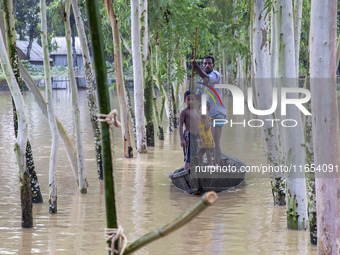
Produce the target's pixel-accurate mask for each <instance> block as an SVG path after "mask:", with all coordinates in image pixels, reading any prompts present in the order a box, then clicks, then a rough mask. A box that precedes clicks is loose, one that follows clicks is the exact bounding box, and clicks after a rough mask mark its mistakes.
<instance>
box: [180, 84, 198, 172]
mask: <svg viewBox="0 0 340 255" xmlns="http://www.w3.org/2000/svg"><path fill="white" fill-rule="evenodd" d="M195 101H196V98H195V93H194V92H193V91H189V90H188V91H186V92H185V93H184V102H185V104H186V105H187V107H186V108H185V109H183V110H182V111H181V114H180V116H179V137H180V139H181V146H182V147H183V152H184V162H185V164H184V170H186V169H189V168H190V162H192V159H193V157H195V156H197V141H198V140H199V138H200V135H199V129H198V114H197V112H196V110H195V109H194V106H195ZM183 124H184V125H185V131H184V132H183Z"/></svg>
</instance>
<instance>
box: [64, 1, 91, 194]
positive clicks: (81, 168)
mask: <svg viewBox="0 0 340 255" xmlns="http://www.w3.org/2000/svg"><path fill="white" fill-rule="evenodd" d="M70 8H71V3H70V0H66V2H65V10H63V19H64V25H65V40H66V48H67V69H68V76H69V79H70V86H71V92H72V108H73V120H74V126H75V132H76V141H77V142H76V147H77V162H78V181H79V191H80V193H81V194H86V193H87V183H86V178H85V164H84V149H83V138H82V135H81V126H80V110H79V103H78V89H77V82H76V77H75V74H74V69H73V65H72V64H73V57H72V46H71V25H70V12H71V10H70Z"/></svg>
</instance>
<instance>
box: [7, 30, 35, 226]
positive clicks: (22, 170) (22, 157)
mask: <svg viewBox="0 0 340 255" xmlns="http://www.w3.org/2000/svg"><path fill="white" fill-rule="evenodd" d="M0 61H1V67H2V70H3V71H4V75H5V78H6V81H7V84H8V86H9V88H10V90H11V94H12V97H13V100H14V102H15V105H16V106H17V117H18V135H17V139H16V143H15V146H14V153H15V158H16V162H17V165H18V168H19V182H20V199H21V227H23V228H32V227H33V215H32V195H31V189H30V183H29V174H28V170H27V166H26V144H27V133H28V128H27V116H26V109H25V104H24V99H23V98H22V95H21V92H20V88H19V85H18V83H17V81H16V78H15V76H14V73H13V70H12V68H11V64H10V61H9V58H8V56H7V52H6V46H5V43H4V39H3V37H2V33H0Z"/></svg>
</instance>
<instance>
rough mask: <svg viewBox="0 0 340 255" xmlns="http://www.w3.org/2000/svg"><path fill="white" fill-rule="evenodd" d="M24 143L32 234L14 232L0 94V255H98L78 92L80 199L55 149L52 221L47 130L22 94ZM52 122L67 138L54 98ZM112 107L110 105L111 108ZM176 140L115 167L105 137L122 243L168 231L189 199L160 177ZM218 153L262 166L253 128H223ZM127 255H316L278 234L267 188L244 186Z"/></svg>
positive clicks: (63, 114)
mask: <svg viewBox="0 0 340 255" xmlns="http://www.w3.org/2000/svg"><path fill="white" fill-rule="evenodd" d="M24 98H25V102H26V106H27V112H28V117H29V137H30V141H31V144H32V148H33V155H34V159H35V165H36V169H37V173H38V177H39V182H40V187H41V189H42V193H43V198H44V201H45V203H44V204H35V205H34V228H33V229H21V228H20V220H21V216H20V200H19V183H18V179H17V172H18V170H17V167H16V165H15V159H14V153H13V145H14V142H15V139H14V134H13V124H12V110H11V99H10V93H9V92H0V153H1V154H0V156H1V160H0V175H1V178H0V254H106V252H105V247H106V245H105V240H104V231H103V229H104V227H105V223H106V222H105V208H104V206H105V201H104V188H103V182H102V181H98V180H97V173H96V166H95V160H94V152H93V151H94V150H93V138H92V132H91V126H90V122H89V118H88V111H87V102H86V93H85V91H80V92H79V99H80V107H81V114H82V123H81V124H82V128H83V141H84V149H85V157H86V161H85V163H86V176H87V180H88V182H89V184H90V187H89V189H88V194H86V195H80V194H79V192H78V190H77V187H76V185H75V181H74V177H73V174H72V172H71V169H70V167H69V164H68V160H67V158H66V154H65V152H64V149H63V146H62V144H60V148H59V155H58V169H57V171H58V175H57V178H58V213H57V214H56V215H50V214H49V213H48V162H49V154H50V139H51V136H50V131H49V125H48V123H47V121H46V120H45V118H44V117H43V116H42V114H41V112H40V110H39V109H38V107H37V106H36V104H35V102H34V101H33V99H32V97H31V95H30V94H29V93H25V95H24ZM54 99H55V101H56V103H57V106H56V107H57V110H56V114H57V116H58V117H59V118H60V119H61V121H62V122H63V123H64V125H65V126H66V127H67V129H68V131H69V132H70V133H71V134H73V137H74V131H73V128H72V125H73V123H72V110H71V97H70V95H69V94H68V93H67V92H66V91H54ZM114 107H117V102H116V103H115V104H114ZM177 132H178V131H177V130H176V132H174V133H171V134H170V133H166V138H165V141H157V142H156V147H154V148H149V149H148V151H149V152H148V154H145V155H136V154H135V158H134V159H124V158H122V151H121V150H120V149H119V145H120V144H121V135H120V132H119V130H116V131H115V138H114V139H115V145H116V148H117V149H116V161H115V162H116V167H117V169H116V187H117V190H118V191H117V200H118V211H119V220H120V223H121V225H122V226H123V228H124V233H125V234H126V236H127V238H128V240H129V241H130V242H131V241H132V240H135V239H136V238H138V237H140V236H141V235H143V234H145V233H147V232H148V231H151V230H154V229H156V228H157V227H159V226H161V225H163V224H165V223H167V222H169V221H170V220H171V219H173V218H175V217H176V216H177V215H178V214H179V213H180V212H182V211H183V210H185V209H187V208H188V207H189V206H190V205H191V204H193V203H194V202H195V200H196V199H197V198H198V197H195V196H192V195H187V194H184V193H182V192H180V191H178V190H177V189H176V188H174V187H173V186H172V185H171V182H170V179H169V178H168V174H169V172H171V171H173V170H174V169H176V168H178V167H180V166H182V164H183V162H182V160H183V155H182V149H181V147H180V145H179V139H178V133H177ZM223 132H224V135H227V137H228V145H226V144H224V145H223V148H222V149H223V150H224V151H225V152H228V153H229V154H230V155H232V156H235V157H237V158H239V159H241V160H243V161H244V162H246V163H247V164H253V165H256V164H261V163H263V164H264V163H265V158H264V152H263V149H261V148H260V147H261V146H260V147H259V146H254V144H260V143H261V134H260V130H259V129H250V128H224V129H223ZM137 254H163V255H166V254H301V255H304V254H316V247H315V246H311V245H310V244H309V234H308V232H307V231H288V230H287V228H286V220H285V207H274V206H273V204H272V197H271V188H270V183H269V180H268V179H265V178H257V179H254V178H250V179H247V180H246V182H245V183H244V184H243V185H242V186H240V187H238V188H237V189H235V190H232V191H229V192H223V193H219V199H218V201H217V203H216V204H215V205H213V206H212V207H210V208H208V209H207V210H206V211H204V212H203V213H202V214H201V215H199V216H198V217H197V218H196V219H194V220H193V221H192V222H190V223H189V224H187V225H185V226H184V227H182V228H181V229H179V230H178V231H176V232H174V233H172V234H170V235H169V236H168V237H166V238H163V239H161V240H158V241H155V242H153V243H151V244H149V245H148V246H146V247H145V248H143V249H141V250H140V251H138V253H137Z"/></svg>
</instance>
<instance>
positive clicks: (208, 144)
mask: <svg viewBox="0 0 340 255" xmlns="http://www.w3.org/2000/svg"><path fill="white" fill-rule="evenodd" d="M209 111H210V103H209V102H207V112H206V113H205V114H204V115H203V114H202V105H200V109H199V113H200V116H199V119H198V129H199V132H200V135H201V137H202V139H203V144H202V146H199V147H198V148H199V150H198V159H199V163H200V165H203V164H202V163H203V162H202V161H203V155H204V153H206V154H207V160H208V164H209V165H212V164H213V163H212V152H213V150H214V148H215V142H214V138H213V136H212V133H211V122H212V118H211V117H208V116H207V114H208V113H209Z"/></svg>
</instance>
